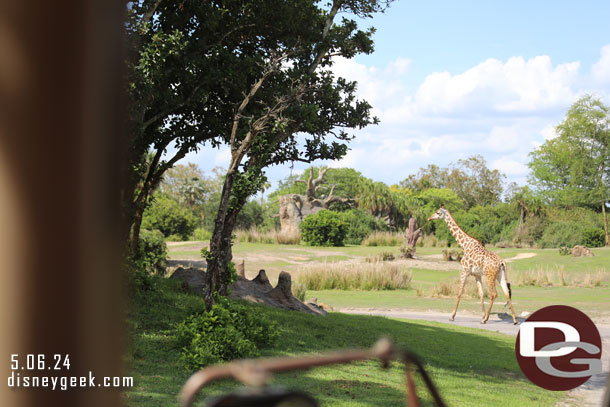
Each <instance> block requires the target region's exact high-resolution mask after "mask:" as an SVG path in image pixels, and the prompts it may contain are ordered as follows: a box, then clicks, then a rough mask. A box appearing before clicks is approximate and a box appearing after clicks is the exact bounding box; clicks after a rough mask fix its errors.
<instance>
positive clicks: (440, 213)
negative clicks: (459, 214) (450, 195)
mask: <svg viewBox="0 0 610 407" xmlns="http://www.w3.org/2000/svg"><path fill="white" fill-rule="evenodd" d="M448 213H449V211H447V209H445V208H443V207H442V206H441V207H440V208H438V209H437V211H436V212H434V213H433V214H432V215H431V216H430V217H429V218H428V220H435V219H445V218H446V216H447V214H448Z"/></svg>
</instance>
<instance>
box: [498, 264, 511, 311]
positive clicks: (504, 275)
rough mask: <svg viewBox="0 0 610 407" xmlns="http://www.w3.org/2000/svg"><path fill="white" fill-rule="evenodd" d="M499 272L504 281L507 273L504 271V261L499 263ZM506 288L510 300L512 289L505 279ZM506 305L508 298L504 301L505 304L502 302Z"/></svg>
mask: <svg viewBox="0 0 610 407" xmlns="http://www.w3.org/2000/svg"><path fill="white" fill-rule="evenodd" d="M500 273H501V277H500V278H501V279H504V280H505V281H506V279H507V277H508V276H507V273H506V263H505V262H502V264H501V265H500ZM506 288H508V299H509V300H512V299H513V290H511V288H510V283H509V282H508V281H506ZM507 306H508V300H507V301H506V304H504V307H507Z"/></svg>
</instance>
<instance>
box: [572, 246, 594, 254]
mask: <svg viewBox="0 0 610 407" xmlns="http://www.w3.org/2000/svg"><path fill="white" fill-rule="evenodd" d="M572 256H573V257H593V256H594V255H593V252H592V251H591V249H589V248H588V247H585V246H574V248H573V249H572Z"/></svg>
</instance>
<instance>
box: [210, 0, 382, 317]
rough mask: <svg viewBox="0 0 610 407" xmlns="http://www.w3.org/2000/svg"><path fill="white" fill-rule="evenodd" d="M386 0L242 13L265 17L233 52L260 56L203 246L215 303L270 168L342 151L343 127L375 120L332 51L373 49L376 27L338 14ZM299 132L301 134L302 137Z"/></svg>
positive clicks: (302, 0)
mask: <svg viewBox="0 0 610 407" xmlns="http://www.w3.org/2000/svg"><path fill="white" fill-rule="evenodd" d="M386 6H387V1H379V0H334V1H333V2H332V4H330V5H329V7H330V8H329V9H324V8H321V7H319V5H318V3H317V2H314V1H311V0H291V1H288V0H275V1H271V2H270V1H264V2H255V3H251V4H247V5H244V7H243V8H242V10H241V12H242V13H246V14H252V15H254V16H259V15H268V16H269V17H268V18H269V19H270V21H272V23H270V25H268V26H267V25H263V24H260V25H257V27H258V28H259V30H258V32H257V35H255V36H247V35H246V36H244V37H243V47H240V48H237V49H235V50H233V52H235V53H236V54H238V55H244V56H246V57H247V59H248V61H255V62H256V63H255V64H254V65H253V66H256V67H258V68H259V69H258V70H256V71H254V70H253V71H251V72H249V75H248V80H246V81H243V82H240V84H241V85H243V86H242V89H241V91H242V94H243V96H242V97H241V98H240V99H239V100H238V101H237V102H238V103H236V104H235V110H234V114H233V116H232V119H231V120H230V124H231V128H230V130H229V131H228V132H226V133H224V134H223V135H224V137H225V141H226V143H227V144H228V146H229V148H230V152H231V160H230V163H229V167H228V170H227V173H226V176H225V180H224V184H223V189H222V193H221V198H220V206H219V209H218V214H217V217H216V220H215V224H214V232H213V235H212V239H211V241H210V248H209V251H208V252H206V260H207V262H208V272H207V284H206V292H205V295H204V297H205V301H206V306H207V307H211V305H212V304H213V302H214V294H215V293H216V292H218V293H220V294H225V293H226V290H227V285H228V282H229V280H228V278H229V270H228V263H229V261H230V260H231V258H232V253H231V233H232V231H233V228H234V225H235V220H236V217H237V214H238V213H239V211H240V210H241V207H242V206H243V205H244V204H245V202H246V201H247V199H248V197H250V196H251V195H253V194H254V193H256V192H257V191H259V190H260V189H261V186H262V185H263V184H264V183H265V182H266V178H265V172H264V170H265V168H267V167H268V166H270V165H274V164H280V163H285V162H293V161H303V162H312V161H314V160H316V159H337V158H340V157H342V156H343V155H344V154H345V153H346V151H347V146H346V144H345V142H347V141H349V140H350V139H351V136H350V135H349V134H348V133H347V132H346V129H351V128H361V127H364V126H366V125H368V124H371V123H375V122H376V121H377V119H376V118H373V117H371V116H370V105H369V104H368V103H366V102H364V101H358V100H357V99H356V97H355V89H356V84H355V83H354V82H349V81H346V80H345V79H342V78H336V77H335V76H334V75H333V73H332V71H331V70H330V68H331V66H332V64H333V58H334V57H339V56H340V57H345V58H351V57H353V56H355V55H356V54H358V53H370V52H372V50H373V43H372V40H371V36H372V34H373V30H372V29H369V30H366V31H362V30H359V29H358V27H357V24H356V22H355V21H353V20H350V19H347V18H345V17H343V18H342V20H341V22H339V23H337V22H336V21H335V18H336V17H337V14H338V13H339V12H345V13H351V14H354V15H357V16H359V17H370V16H371V15H372V14H373V13H375V12H377V11H382V10H383V9H384V8H385V7H386ZM297 135H298V136H297Z"/></svg>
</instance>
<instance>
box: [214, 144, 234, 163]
mask: <svg viewBox="0 0 610 407" xmlns="http://www.w3.org/2000/svg"><path fill="white" fill-rule="evenodd" d="M230 163H231V150H230V149H229V147H221V148H220V150H219V151H218V153H216V155H215V156H214V164H216V165H219V166H221V167H228V166H229V164H230Z"/></svg>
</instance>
